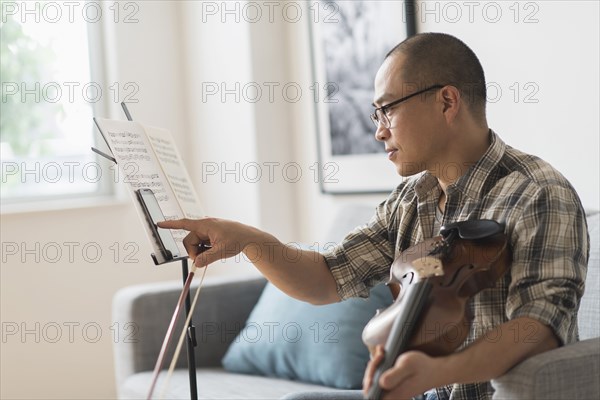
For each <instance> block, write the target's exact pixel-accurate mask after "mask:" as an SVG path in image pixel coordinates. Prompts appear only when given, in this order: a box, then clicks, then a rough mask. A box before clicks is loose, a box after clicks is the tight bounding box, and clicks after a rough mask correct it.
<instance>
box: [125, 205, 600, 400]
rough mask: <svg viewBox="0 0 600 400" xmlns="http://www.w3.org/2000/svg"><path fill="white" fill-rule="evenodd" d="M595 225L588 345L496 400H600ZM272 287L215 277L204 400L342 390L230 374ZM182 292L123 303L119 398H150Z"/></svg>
mask: <svg viewBox="0 0 600 400" xmlns="http://www.w3.org/2000/svg"><path fill="white" fill-rule="evenodd" d="M371 213H372V207H364V206H351V207H350V208H346V209H344V210H343V211H342V212H341V213H340V215H339V216H338V218H337V219H336V221H335V223H334V224H333V226H334V227H335V228H334V229H332V230H331V231H330V232H329V233H328V234H327V235H326V237H325V238H323V239H327V240H330V241H338V240H340V239H341V238H342V237H343V236H344V234H345V233H346V232H348V231H349V230H350V229H352V228H353V227H354V226H356V225H358V224H361V223H363V222H364V221H366V220H368V219H369V218H370V216H371ZM588 225H589V231H590V238H591V254H590V262H589V268H588V276H587V284H586V292H585V295H584V297H583V300H582V304H581V308H580V311H579V331H580V338H581V341H580V342H578V343H575V344H570V345H567V346H564V347H561V348H558V349H555V350H552V351H549V352H546V353H543V354H540V355H538V356H535V357H532V358H530V359H528V360H526V361H524V362H523V363H521V364H519V365H518V366H516V367H515V368H513V369H512V370H511V371H509V372H508V373H507V374H506V375H504V376H502V377H501V378H499V379H496V380H494V381H493V382H492V384H493V386H494V389H495V394H494V399H569V400H570V399H598V398H600V337H599V336H600V283H599V280H600V275H599V271H600V256H599V254H598V251H599V247H600V245H599V238H598V235H599V214H598V213H597V212H595V213H590V214H589V215H588ZM264 285H265V280H264V279H263V278H261V277H257V276H225V277H213V278H211V279H207V280H206V281H205V283H204V287H203V288H202V292H201V301H200V302H199V304H198V306H197V308H196V311H195V313H194V324H195V326H196V327H197V329H198V331H197V337H198V342H199V346H198V347H197V348H196V353H195V354H196V363H197V367H198V369H197V374H196V376H197V380H198V388H199V390H198V392H199V398H201V399H277V398H280V397H282V396H284V395H285V394H287V393H290V392H296V391H304V390H308V391H314V390H319V391H321V390H323V391H332V390H336V389H332V388H328V387H324V386H319V385H314V384H309V383H303V382H298V381H290V380H285V379H276V378H269V377H262V376H251V375H243V374H234V373H230V372H227V371H224V370H223V368H222V367H221V359H222V357H223V355H224V354H225V352H226V351H227V348H228V347H229V345H230V343H231V342H232V341H233V339H234V338H235V335H236V334H237V332H239V331H240V330H241V328H242V327H243V326H244V323H245V321H246V320H247V318H248V315H249V314H250V312H251V311H252V309H253V307H254V305H255V303H256V301H257V300H258V298H259V297H260V294H261V292H262V289H263V288H264ZM180 291H181V283H180V282H170V283H159V284H144V285H137V286H132V287H128V288H125V289H122V290H121V291H119V292H118V293H117V294H116V295H115V298H114V303H113V319H114V322H117V323H119V324H120V325H119V326H123V327H127V325H126V324H132V323H133V324H134V325H129V326H130V327H134V328H135V330H134V331H132V332H133V333H134V334H133V335H132V337H131V340H121V341H119V342H118V343H115V346H114V353H115V368H116V383H117V389H118V395H119V398H121V399H140V398H145V397H146V395H147V390H148V388H149V386H150V380H151V374H152V369H153V368H154V363H155V362H156V358H157V355H158V351H159V349H160V346H161V343H162V340H163V336H164V333H165V330H166V327H167V325H168V321H169V319H170V317H171V314H172V312H173V305H174V304H175V303H176V301H177V298H178V296H179V293H180ZM207 321H220V322H221V323H222V324H223V325H222V326H226V327H234V328H233V329H230V328H228V329H227V330H225V331H223V332H221V334H218V335H203V334H202V328H203V327H204V328H206V327H207V325H206V324H207ZM172 347H174V346H172ZM182 353H185V351H183V352H182ZM168 359H170V358H168ZM186 368H187V364H186V358H185V354H182V356H180V358H179V360H178V363H177V369H176V370H175V373H174V374H173V376H172V377H171V380H170V384H169V385H168V391H167V393H166V395H165V398H167V399H186V398H189V384H188V372H187V369H186ZM161 379H162V376H161ZM160 383H161V381H160V380H159V384H158V385H157V387H158V388H160V387H161V384H160ZM158 393H159V392H158V391H157V392H156V394H158ZM156 398H159V397H158V396H157V397H156Z"/></svg>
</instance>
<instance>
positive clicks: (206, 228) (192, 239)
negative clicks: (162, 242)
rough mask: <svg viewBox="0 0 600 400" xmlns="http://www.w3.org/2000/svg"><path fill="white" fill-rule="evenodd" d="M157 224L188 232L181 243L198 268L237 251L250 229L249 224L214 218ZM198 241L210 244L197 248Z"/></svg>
mask: <svg viewBox="0 0 600 400" xmlns="http://www.w3.org/2000/svg"><path fill="white" fill-rule="evenodd" d="M157 225H158V226H159V227H161V228H166V229H185V230H186V231H189V232H190V233H189V234H188V235H187V236H186V237H185V239H184V240H183V245H184V246H185V248H186V250H187V252H188V255H189V257H190V258H191V259H193V260H194V265H196V267H198V268H201V267H205V266H207V265H208V264H210V263H212V262H215V261H218V260H221V259H224V258H229V257H233V256H235V255H237V254H239V253H240V252H241V251H243V250H244V248H245V247H246V245H247V244H248V243H249V242H250V239H249V238H250V237H251V235H252V230H253V228H252V227H250V226H247V225H244V224H241V223H239V222H235V221H228V220H223V219H217V218H202V219H196V220H191V219H178V220H171V221H163V222H159V223H158V224H157ZM201 244H206V245H210V246H212V247H211V248H210V249H208V250H206V251H200V245H201Z"/></svg>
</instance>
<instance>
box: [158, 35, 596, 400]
mask: <svg viewBox="0 0 600 400" xmlns="http://www.w3.org/2000/svg"><path fill="white" fill-rule="evenodd" d="M485 101H486V91H485V78H484V73H483V69H482V67H481V65H480V63H479V60H478V59H477V57H476V56H475V54H474V53H473V52H472V51H471V50H470V49H469V48H468V47H467V46H466V45H465V44H464V43H462V42H461V41H460V40H458V39H456V38H454V37H452V36H450V35H445V34H434V33H427V34H420V35H416V36H413V37H411V38H409V39H407V40H405V41H404V42H402V43H400V44H399V45H398V46H396V47H395V48H394V49H393V50H392V51H391V52H390V53H389V54H388V56H387V57H386V59H385V61H384V62H383V64H382V66H381V68H380V69H379V71H378V73H377V76H376V78H375V101H374V104H373V105H374V106H375V107H376V109H375V113H374V114H373V115H372V116H371V118H372V119H373V121H374V122H375V124H376V126H377V130H376V133H375V137H376V139H377V140H379V141H381V142H383V143H384V144H385V149H386V151H387V152H388V158H389V159H390V160H391V161H392V163H393V164H394V166H395V167H396V169H397V171H398V173H399V174H400V175H401V176H411V175H415V174H418V175H416V176H414V177H411V178H410V179H408V180H406V181H405V182H403V183H402V184H400V185H399V186H398V187H397V188H396V189H395V190H394V191H393V192H392V194H391V195H390V196H389V197H388V199H387V200H386V201H384V202H383V203H381V204H380V205H379V206H378V207H377V209H376V214H375V216H374V217H373V218H372V219H371V221H369V223H368V224H366V225H365V226H363V227H361V228H357V229H355V230H354V231H352V232H351V233H350V234H349V235H348V236H347V237H346V238H345V239H344V240H343V242H342V243H340V244H339V245H338V246H336V247H335V248H334V249H332V250H331V251H328V252H326V253H325V254H323V255H322V256H320V257H319V256H318V257H316V258H315V253H313V252H310V251H303V252H302V257H301V259H300V261H298V262H291V261H289V260H286V259H285V257H284V254H283V250H284V245H283V244H281V243H280V242H279V241H277V239H276V238H274V237H273V236H271V235H269V234H267V233H265V232H262V231H260V230H258V229H255V228H252V227H249V226H245V225H242V224H239V223H236V222H232V221H224V220H217V219H212V218H207V219H202V220H197V221H190V220H181V221H169V222H165V223H161V224H160V226H161V227H165V228H183V229H187V230H189V231H191V233H190V234H189V235H188V237H187V238H186V240H185V241H184V243H185V245H186V248H187V249H188V252H189V254H190V257H192V258H194V259H195V263H196V265H197V266H205V265H208V264H210V263H211V262H213V261H216V260H218V259H221V258H224V257H225V254H226V255H227V256H229V257H230V256H232V255H234V253H232V249H233V248H237V249H238V251H243V252H244V253H245V254H246V256H247V257H248V258H249V259H250V260H256V261H255V265H256V266H257V268H258V269H259V270H260V271H261V272H262V273H263V274H264V275H265V276H266V277H267V278H268V279H269V280H270V281H271V282H273V283H274V284H275V285H276V286H278V287H279V288H281V289H282V290H283V291H285V292H287V293H288V294H289V295H291V296H293V297H296V298H299V299H302V300H305V301H309V302H311V303H314V304H323V303H331V302H337V301H340V300H342V299H346V298H349V297H353V296H362V297H365V296H367V295H368V289H369V288H370V287H372V286H374V285H375V284H376V283H378V282H381V281H384V280H386V279H387V277H388V275H389V266H390V265H391V263H392V261H393V260H394V258H395V257H396V256H397V255H398V254H399V252H401V251H402V250H404V249H406V248H408V247H410V246H411V245H414V244H416V243H418V242H420V241H422V240H423V239H425V238H428V237H431V236H434V235H436V234H437V233H438V232H439V228H440V226H442V225H444V224H446V223H450V222H455V221H463V220H467V219H493V220H496V221H499V222H503V223H504V224H505V225H506V230H505V233H506V234H507V236H508V237H509V242H510V246H511V250H512V255H513V260H512V265H511V267H510V270H509V272H508V273H507V274H506V275H505V276H504V277H503V278H501V279H500V280H499V282H498V283H497V285H496V287H494V288H491V289H487V290H484V291H483V292H481V293H480V294H478V295H476V296H475V297H474V298H473V299H472V301H471V302H470V303H469V307H470V309H471V311H472V313H473V315H474V321H473V324H472V329H471V332H470V334H469V337H468V338H467V340H466V342H465V344H464V346H463V348H462V349H461V350H460V351H458V352H455V353H453V354H451V355H448V356H444V357H430V356H428V355H426V354H424V353H421V352H417V351H409V352H406V353H404V354H402V355H401V356H400V357H398V359H397V361H396V363H395V365H394V367H393V368H392V369H390V370H388V371H387V372H385V373H384V374H383V375H382V377H381V379H380V385H381V386H382V388H383V389H384V390H386V391H387V393H386V395H385V396H384V398H410V397H412V396H416V395H419V394H422V393H424V392H426V391H428V390H431V389H432V388H437V390H436V391H435V392H433V391H430V392H428V395H429V396H430V397H431V398H435V396H436V395H437V397H438V398H440V399H447V398H451V399H489V398H491V396H492V393H493V389H492V387H491V385H490V383H489V381H490V380H491V379H493V378H496V377H499V376H501V375H502V374H504V373H505V372H506V371H508V370H509V369H510V368H511V367H513V366H514V365H516V364H517V363H519V362H521V361H523V360H524V359H526V358H528V357H530V356H533V355H535V354H538V353H540V352H543V351H546V350H550V349H552V348H555V347H557V346H560V345H563V344H566V343H570V342H573V341H575V340H577V318H576V317H577V308H578V305H579V300H580V298H581V295H582V293H583V285H584V277H585V274H586V266H587V258H588V252H589V250H588V246H589V245H588V242H589V238H588V235H587V227H586V223H585V216H584V212H583V209H582V206H581V203H580V201H579V198H578V196H577V194H576V193H575V191H574V189H573V188H572V187H571V185H570V184H569V183H568V182H567V180H566V179H565V178H564V177H563V176H562V175H560V174H559V173H558V172H557V171H556V170H554V169H553V168H552V167H551V166H550V165H548V164H547V163H545V162H544V161H542V160H540V159H538V158H536V157H534V156H530V155H527V154H524V153H522V152H519V151H517V150H515V149H513V148H511V147H509V146H507V145H506V144H504V143H503V142H502V141H501V139H500V138H499V137H498V136H497V135H496V134H495V133H494V132H493V131H492V130H490V129H489V128H488V125H487V121H486V116H485ZM525 134H526V133H525ZM373 173H376V171H373ZM203 241H210V243H211V244H212V249H211V250H209V251H206V252H204V253H202V254H199V253H198V250H197V248H198V247H197V246H198V244H200V243H201V242H203ZM273 243H277V246H275V247H274V248H273V249H271V246H273ZM267 244H268V246H269V248H267ZM266 254H268V255H269V257H265V256H262V255H266ZM492 339H493V340H492ZM381 360H382V350H381V348H379V349H378V350H377V351H376V353H375V355H374V356H373V358H372V360H371V362H370V363H369V366H368V367H367V371H366V373H365V379H364V391H365V392H366V390H367V389H368V388H369V387H370V386H371V385H372V381H371V380H372V375H373V372H374V368H375V367H376V365H377V364H378V363H379V362H381ZM428 398H429V397H428Z"/></svg>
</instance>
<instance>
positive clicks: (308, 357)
mask: <svg viewBox="0 0 600 400" xmlns="http://www.w3.org/2000/svg"><path fill="white" fill-rule="evenodd" d="M391 303H392V297H391V294H390V292H389V289H388V288H387V287H386V286H385V285H379V286H377V287H375V288H373V290H372V291H371V295H370V297H369V298H368V299H358V298H357V299H350V300H346V301H343V302H340V303H336V304H329V305H324V306H314V305H311V304H308V303H305V302H302V301H299V300H295V299H293V298H291V297H289V296H287V295H286V294H284V293H283V292H281V291H280V290H279V289H277V288H276V287H275V286H274V285H272V284H270V283H269V284H267V286H266V287H265V290H264V291H263V294H262V295H261V298H260V299H259V301H258V303H257V304H256V307H255V308H254V310H253V311H252V313H251V315H250V317H249V319H248V321H247V323H246V326H245V327H244V329H243V330H242V331H241V332H240V334H239V335H238V336H237V338H236V339H235V341H234V342H233V344H232V345H231V346H230V347H229V350H228V351H227V354H226V355H225V357H224V358H223V366H224V367H225V369H227V370H229V371H233V372H239V373H246V374H259V375H266V376H273V377H280V378H288V379H292V380H298V381H304V382H312V383H316V384H321V385H326V386H332V387H336V388H341V389H355V388H360V387H361V386H362V378H363V374H364V371H365V367H366V365H367V362H368V360H369V352H368V350H367V348H366V347H365V345H364V344H363V343H362V339H361V335H362V329H363V328H364V326H365V325H366V323H367V322H368V321H369V320H370V319H371V317H373V315H374V314H375V311H376V310H377V309H380V308H385V307H387V306H388V305H390V304H391Z"/></svg>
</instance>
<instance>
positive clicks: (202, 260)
mask: <svg viewBox="0 0 600 400" xmlns="http://www.w3.org/2000/svg"><path fill="white" fill-rule="evenodd" d="M223 249H224V246H223V244H218V245H213V246H212V247H211V248H209V249H208V250H206V251H203V252H202V253H200V254H198V255H197V256H196V258H195V259H194V265H196V267H197V268H202V267H206V266H207V265H209V264H212V263H213V262H215V261H218V260H221V259H223V258H225V257H223Z"/></svg>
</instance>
